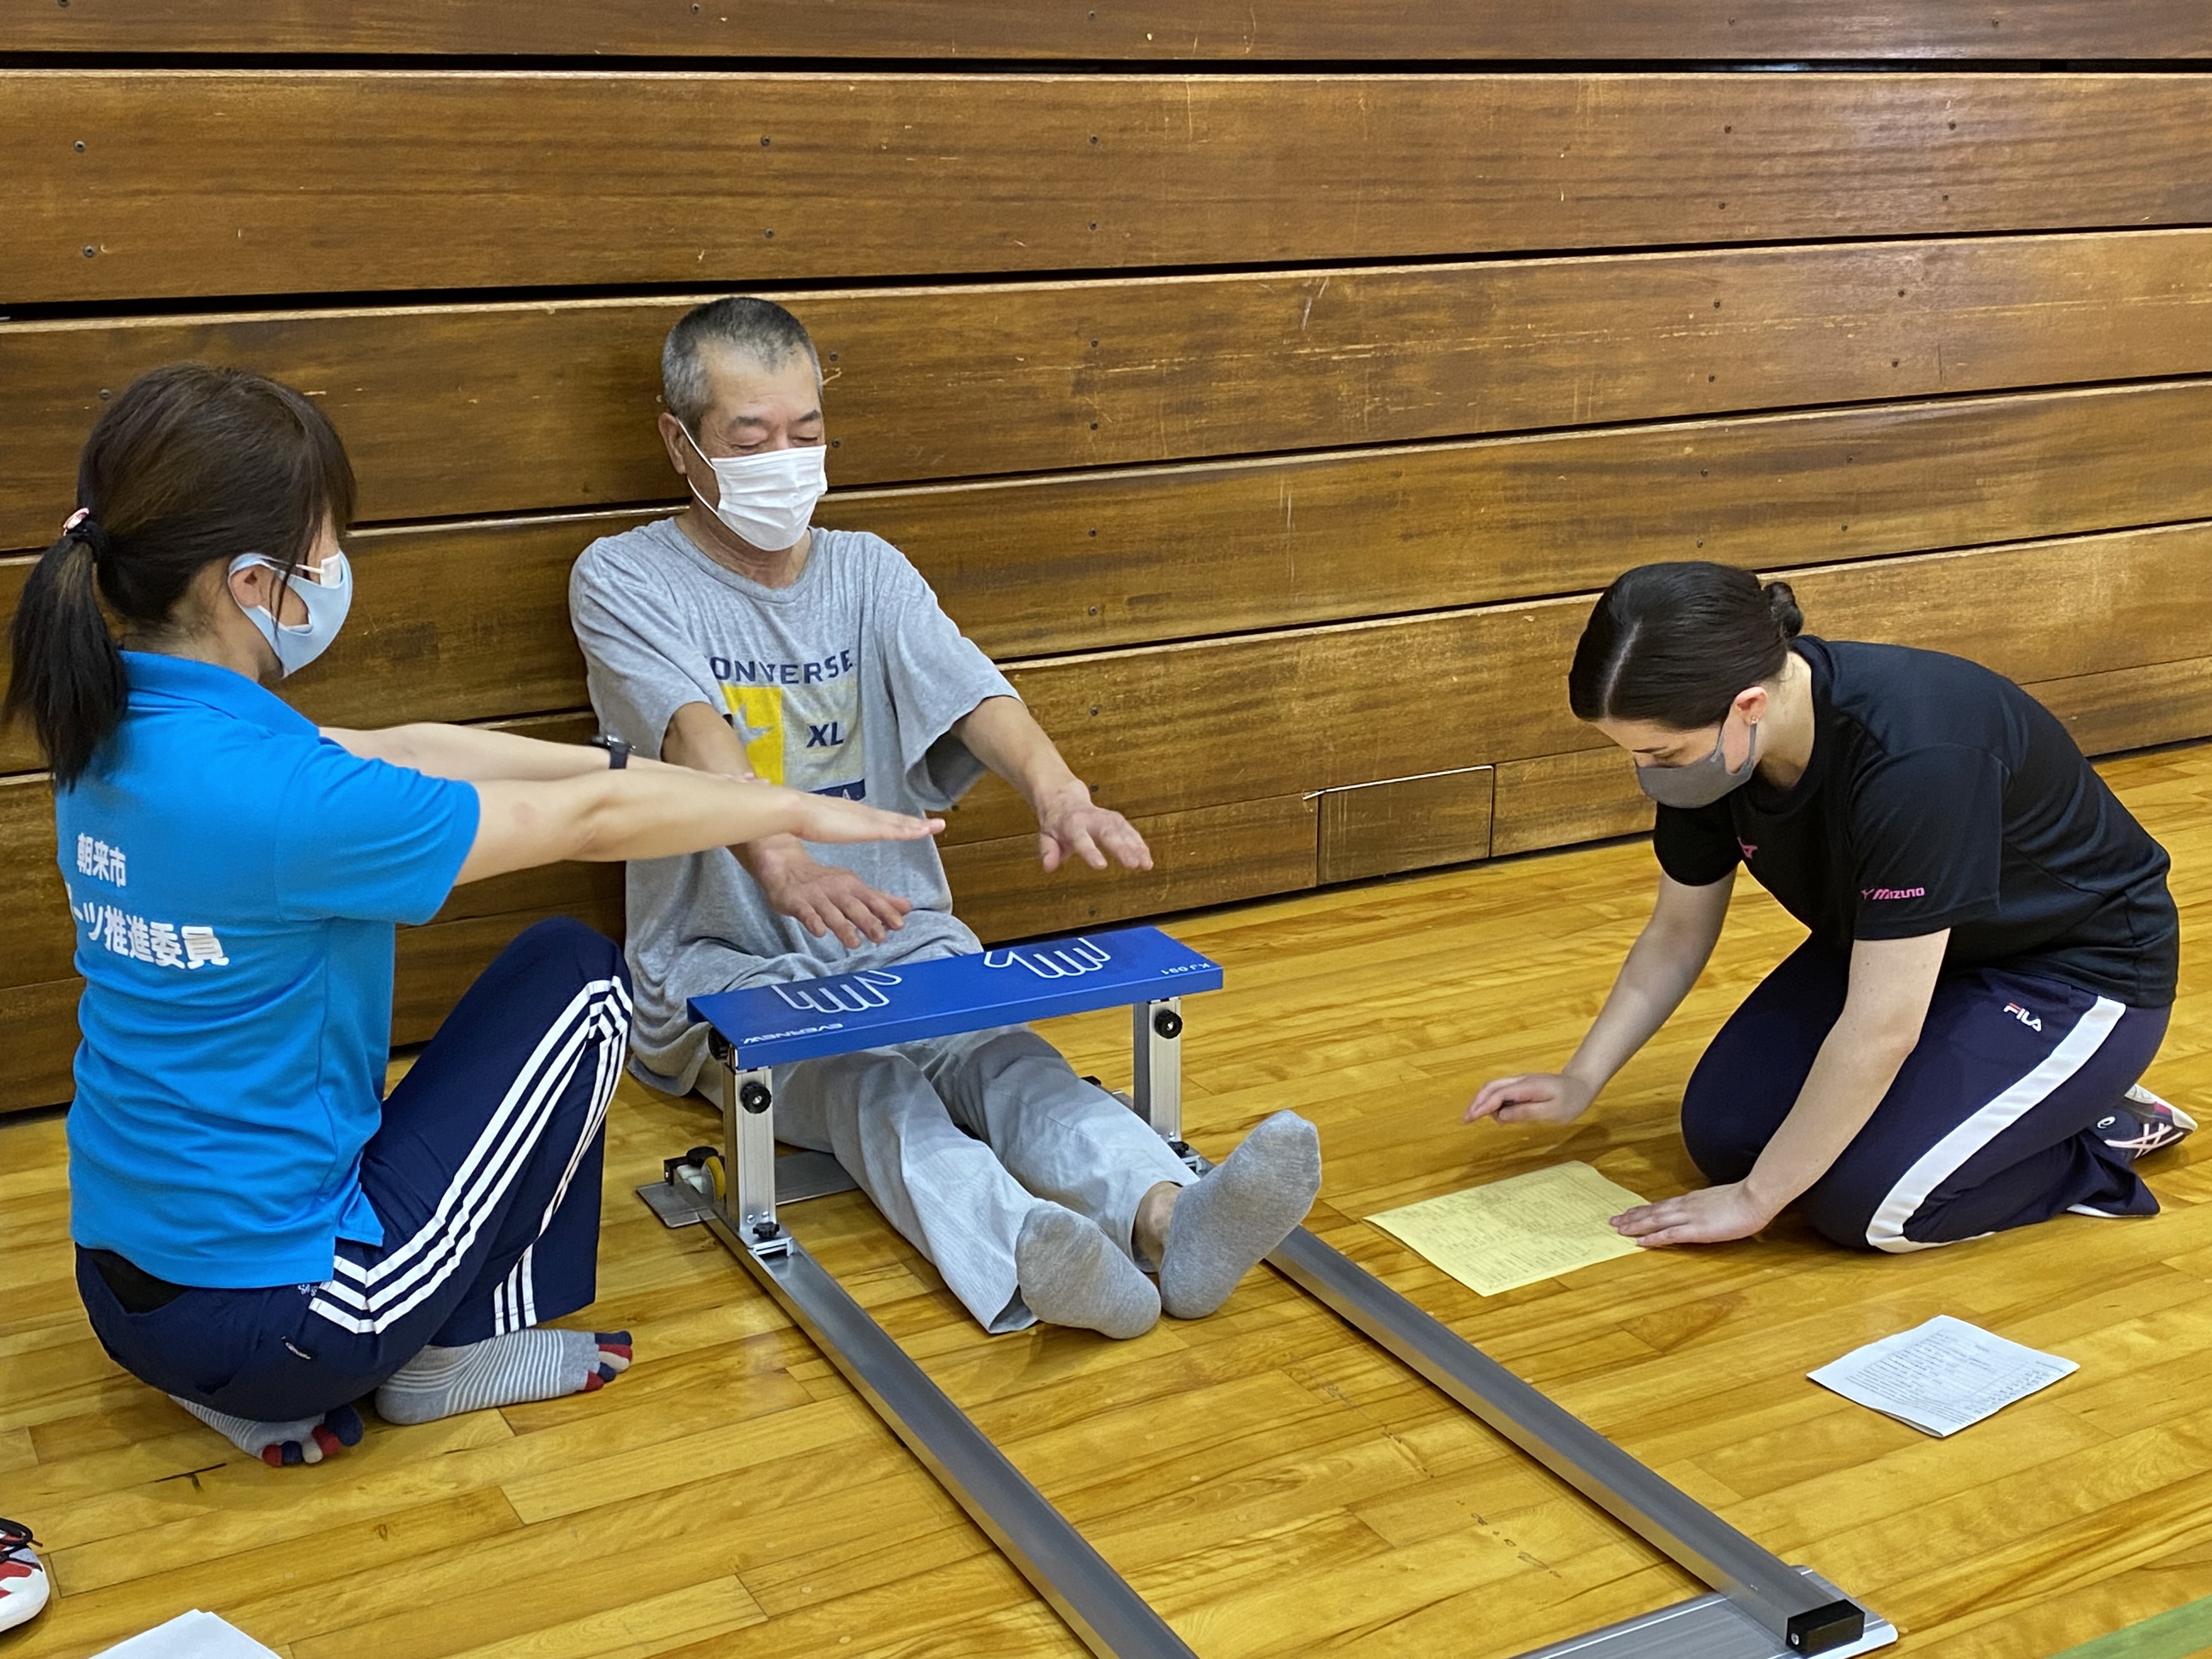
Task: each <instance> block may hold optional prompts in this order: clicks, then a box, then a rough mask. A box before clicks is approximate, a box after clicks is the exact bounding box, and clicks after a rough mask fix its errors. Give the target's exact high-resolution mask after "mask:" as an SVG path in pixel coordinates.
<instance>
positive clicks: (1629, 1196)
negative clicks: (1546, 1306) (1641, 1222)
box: [1368, 1164, 1644, 1296]
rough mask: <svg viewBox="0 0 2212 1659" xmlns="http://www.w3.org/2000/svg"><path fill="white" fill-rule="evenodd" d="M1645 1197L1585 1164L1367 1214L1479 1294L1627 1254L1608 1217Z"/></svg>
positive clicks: (1630, 1246) (1629, 1248)
mask: <svg viewBox="0 0 2212 1659" xmlns="http://www.w3.org/2000/svg"><path fill="white" fill-rule="evenodd" d="M1643 1201H1644V1200H1642V1199H1640V1198H1638V1196H1637V1195H1636V1194H1634V1193H1632V1192H1630V1191H1629V1190H1628V1188H1626V1187H1618V1186H1615V1185H1614V1184H1613V1182H1610V1181H1607V1179H1606V1178H1605V1177H1604V1176H1601V1175H1600V1174H1599V1173H1598V1172H1597V1171H1596V1170H1593V1169H1592V1168H1590V1166H1589V1164H1554V1165H1553V1166H1552V1168H1550V1169H1548V1170H1535V1171H1534V1172H1532V1173H1530V1174H1528V1175H1524V1176H1513V1177H1512V1178H1511V1179H1510V1180H1509V1181H1493V1182H1491V1183H1490V1184H1489V1185H1487V1186H1484V1187H1469V1188H1467V1190H1466V1191H1464V1192H1457V1193H1447V1194H1444V1195H1443V1197H1442V1198H1431V1199H1424V1200H1422V1201H1421V1202H1420V1203H1419V1204H1408V1205H1407V1206H1405V1207H1404V1208H1403V1209H1400V1210H1386V1211H1385V1212H1383V1213H1382V1214H1381V1215H1371V1216H1370V1217H1368V1219H1369V1220H1370V1221H1371V1222H1373V1223H1374V1224H1375V1225H1376V1226H1378V1227H1380V1228H1382V1229H1383V1231H1384V1232H1386V1233H1389V1234H1390V1235H1391V1236H1392V1237H1395V1238H1398V1239H1401V1240H1402V1241H1403V1242H1404V1243H1407V1244H1408V1245H1410V1246H1412V1247H1413V1249H1415V1250H1417V1251H1419V1253H1420V1254H1421V1255H1424V1256H1425V1257H1426V1258H1427V1259H1428V1260H1429V1261H1432V1262H1434V1263H1435V1264H1436V1265H1437V1267H1441V1268H1443V1270H1444V1271H1445V1272H1446V1273H1449V1274H1450V1275H1451V1276H1452V1277H1453V1278H1454V1279H1457V1280H1459V1282H1460V1283H1461V1284H1462V1285H1466V1286H1467V1287H1468V1289H1469V1290H1471V1291H1479V1292H1480V1294H1482V1295H1484V1296H1496V1295H1497V1294H1498V1292H1499V1291H1510V1290H1517V1289H1518V1288H1520V1286H1522V1285H1534V1284H1535V1283H1536V1282H1537V1281H1538V1280H1539V1279H1556V1278H1558V1277H1559V1275H1560V1274H1561V1273H1572V1272H1573V1271H1574V1270H1575V1269H1576V1268H1577V1267H1589V1266H1590V1265H1591V1264H1592V1263H1593V1262H1598V1261H1611V1260H1613V1258H1614V1257H1615V1256H1622V1255H1635V1254H1636V1253H1637V1246H1636V1244H1635V1243H1634V1241H1632V1240H1630V1239H1626V1238H1623V1237H1621V1236H1620V1234H1619V1233H1617V1232H1615V1231H1613V1228H1612V1225H1610V1221H1609V1218H1611V1217H1613V1216H1616V1215H1619V1214H1620V1212H1622V1211H1623V1210H1626V1209H1629V1208H1632V1206H1636V1205H1638V1204H1641V1203H1642V1202H1643Z"/></svg>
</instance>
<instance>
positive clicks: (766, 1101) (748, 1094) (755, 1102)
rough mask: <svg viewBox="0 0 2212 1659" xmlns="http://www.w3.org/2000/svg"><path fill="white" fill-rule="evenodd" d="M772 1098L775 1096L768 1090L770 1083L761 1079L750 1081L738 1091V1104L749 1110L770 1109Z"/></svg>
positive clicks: (762, 1110) (760, 1110) (761, 1110)
mask: <svg viewBox="0 0 2212 1659" xmlns="http://www.w3.org/2000/svg"><path fill="white" fill-rule="evenodd" d="M772 1100H773V1097H771V1096H770V1095H769V1091H768V1085H767V1084H765V1083H762V1082H759V1081H754V1082H751V1083H748V1084H746V1085H744V1088H742V1089H740V1090H738V1105H740V1106H742V1107H744V1109H746V1110H747V1111H749V1112H764V1111H766V1110H768V1109H769V1105H770V1104H771V1103H772Z"/></svg>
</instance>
